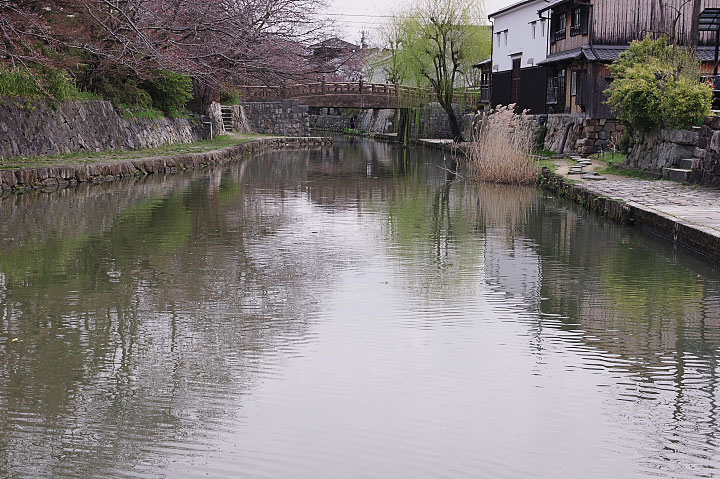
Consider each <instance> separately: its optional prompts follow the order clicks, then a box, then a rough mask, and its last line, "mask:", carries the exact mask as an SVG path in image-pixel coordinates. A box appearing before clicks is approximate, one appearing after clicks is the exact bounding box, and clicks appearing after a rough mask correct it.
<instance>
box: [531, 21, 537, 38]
mask: <svg viewBox="0 0 720 479" xmlns="http://www.w3.org/2000/svg"><path fill="white" fill-rule="evenodd" d="M536 23H537V22H530V34H531V35H532V38H533V40H535V27H536V26H537V25H536Z"/></svg>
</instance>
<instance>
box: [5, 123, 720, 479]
mask: <svg viewBox="0 0 720 479" xmlns="http://www.w3.org/2000/svg"><path fill="white" fill-rule="evenodd" d="M719 280H720V273H719V272H718V269H717V265H715V264H713V263H711V262H709V261H707V260H705V259H703V258H702V257H699V256H695V255H692V254H689V253H686V252H684V251H682V250H674V249H673V248H672V245H670V244H669V243H667V242H665V241H664V240H661V239H659V238H655V237H653V236H650V235H646V234H644V233H642V232H639V231H635V230H633V229H630V228H627V227H623V226H619V225H615V224H611V223H609V222H606V221H603V220H600V219H598V218H596V217H594V216H591V215H587V214H585V213H584V212H582V211H580V210H578V209H576V208H575V207H574V206H573V205H569V204H567V203H566V202H564V201H563V200H560V199H556V198H552V197H549V196H547V195H543V194H542V193H540V192H538V191H537V190H535V189H532V188H510V187H504V186H496V185H478V184H471V183H466V182H463V181H456V182H454V183H452V184H446V182H445V170H444V169H443V157H442V154H441V153H438V152H436V151H431V150H425V149H420V148H418V149H412V148H411V149H409V150H402V149H400V148H397V147H395V146H394V145H390V144H385V143H379V142H372V141H370V140H364V139H353V138H341V137H340V138H336V142H335V145H334V147H333V148H332V149H331V150H324V151H312V152H307V151H304V152H303V151H290V152H282V153H269V154H266V155H264V156H260V157H257V158H253V159H250V160H248V161H246V162H243V163H236V164H232V165H230V166H227V167H223V168H217V169H212V170H209V171H208V170H205V171H188V172H185V173H182V174H178V175H169V176H167V177H165V178H162V177H159V176H153V177H148V178H146V179H144V180H138V181H128V182H115V183H110V184H105V185H100V186H88V185H80V186H79V187H77V188H74V189H68V190H65V191H60V192H58V193H53V194H43V193H33V194H28V195H20V196H11V197H8V198H5V199H3V200H1V201H0V477H3V478H5V477H7V478H124V477H133V478H144V477H147V478H156V477H167V478H201V477H211V478H221V477H227V478H231V477H232V478H235V477H243V478H400V477H407V478H467V477H488V478H529V477H533V478H566V477H567V478H578V477H593V478H595V477H597V478H607V477H614V478H636V477H637V478H640V477H672V478H684V477H718V476H720V461H718V457H720V422H719V421H720V409H719V408H720V378H719V377H718V361H719V358H718V357H719V355H720V283H719Z"/></svg>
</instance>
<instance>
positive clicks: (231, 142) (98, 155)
mask: <svg viewBox="0 0 720 479" xmlns="http://www.w3.org/2000/svg"><path fill="white" fill-rule="evenodd" d="M268 136H272V135H262V134H258V133H242V134H241V133H234V134H231V135H220V136H218V137H216V138H213V139H212V140H202V141H196V142H195V143H185V144H174V145H166V146H162V147H159V148H143V149H141V150H131V151H100V152H90V151H82V152H78V153H70V154H62V155H50V156H34V157H29V158H21V157H16V158H0V170H14V169H19V168H35V167H40V166H57V165H68V164H74V165H78V164H80V165H82V164H89V163H100V162H104V161H117V160H132V159H137V158H151V157H155V156H168V155H183V154H188V153H203V152H206V151H213V150H220V149H222V148H227V147H230V146H235V145H240V144H243V143H247V142H250V141H252V140H256V139H258V138H263V137H268Z"/></svg>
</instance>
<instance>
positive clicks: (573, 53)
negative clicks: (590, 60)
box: [537, 48, 583, 65]
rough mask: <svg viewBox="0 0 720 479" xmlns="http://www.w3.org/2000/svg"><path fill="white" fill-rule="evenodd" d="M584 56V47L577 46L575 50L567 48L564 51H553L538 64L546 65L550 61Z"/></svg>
mask: <svg viewBox="0 0 720 479" xmlns="http://www.w3.org/2000/svg"><path fill="white" fill-rule="evenodd" d="M582 56H583V50H582V48H576V49H574V50H566V51H564V52H558V53H551V54H550V55H548V57H547V58H546V59H545V60H543V61H540V62H538V63H537V64H538V65H546V64H548V63H555V62H561V61H566V60H574V59H576V58H580V57H582Z"/></svg>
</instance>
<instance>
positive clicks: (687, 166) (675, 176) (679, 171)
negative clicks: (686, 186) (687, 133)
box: [663, 158, 701, 183]
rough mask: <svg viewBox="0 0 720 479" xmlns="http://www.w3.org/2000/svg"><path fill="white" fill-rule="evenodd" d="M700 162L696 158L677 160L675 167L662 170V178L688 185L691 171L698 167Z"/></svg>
mask: <svg viewBox="0 0 720 479" xmlns="http://www.w3.org/2000/svg"><path fill="white" fill-rule="evenodd" d="M700 161H701V160H700V159H698V158H686V159H683V160H678V161H677V163H676V164H675V165H673V166H671V167H668V168H663V178H664V179H666V180H672V181H678V182H681V183H683V182H685V183H689V182H690V178H691V176H692V171H693V170H694V169H695V168H698V167H699V166H700Z"/></svg>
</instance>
